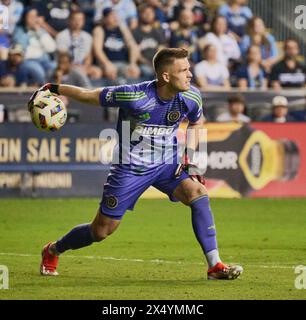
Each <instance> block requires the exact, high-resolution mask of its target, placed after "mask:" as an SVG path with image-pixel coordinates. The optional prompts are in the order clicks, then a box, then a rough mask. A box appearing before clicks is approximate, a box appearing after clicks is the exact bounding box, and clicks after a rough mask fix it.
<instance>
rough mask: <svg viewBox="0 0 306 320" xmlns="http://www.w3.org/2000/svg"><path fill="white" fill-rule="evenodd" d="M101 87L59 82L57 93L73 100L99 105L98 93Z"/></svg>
mask: <svg viewBox="0 0 306 320" xmlns="http://www.w3.org/2000/svg"><path fill="white" fill-rule="evenodd" d="M102 90H103V88H98V89H86V88H81V87H76V86H71V85H67V84H60V85H59V86H58V93H59V94H60V95H63V96H66V97H69V98H72V99H74V100H77V101H80V102H83V103H86V104H93V105H97V106H99V105H100V93H101V91H102Z"/></svg>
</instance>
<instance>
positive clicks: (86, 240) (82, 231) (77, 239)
mask: <svg viewBox="0 0 306 320" xmlns="http://www.w3.org/2000/svg"><path fill="white" fill-rule="evenodd" d="M94 241H95V238H94V235H93V233H92V230H91V228H90V224H89V223H85V224H81V225H79V226H76V227H74V228H73V229H72V230H71V231H69V232H68V233H67V234H66V235H64V236H63V237H62V238H61V239H60V240H58V241H56V244H55V248H56V251H57V252H58V253H63V252H65V251H66V250H69V249H79V248H83V247H86V246H89V245H91V244H92V243H93V242H94Z"/></svg>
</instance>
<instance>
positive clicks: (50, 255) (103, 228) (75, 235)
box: [40, 208, 120, 275]
mask: <svg viewBox="0 0 306 320" xmlns="http://www.w3.org/2000/svg"><path fill="white" fill-rule="evenodd" d="M119 224H120V220H119V219H114V218H112V217H109V216H107V215H105V214H103V213H102V212H101V211H100V208H99V209H98V212H97V214H96V216H95V218H94V220H93V221H92V222H91V223H85V224H81V225H78V226H76V227H74V228H73V229H72V230H71V231H69V232H68V233H67V234H66V235H64V236H63V237H62V238H61V239H59V240H57V241H55V242H52V243H48V244H47V245H46V246H45V247H44V249H43V252H42V262H41V266H40V272H41V274H42V275H58V273H57V271H56V268H57V264H58V256H59V255H60V254H62V253H64V252H65V251H67V250H70V249H72V250H75V249H80V248H84V247H86V246H89V245H91V244H92V243H93V242H100V241H102V240H104V239H106V238H107V237H108V236H109V235H110V234H112V233H113V232H114V231H115V230H116V229H117V228H118V226H119Z"/></svg>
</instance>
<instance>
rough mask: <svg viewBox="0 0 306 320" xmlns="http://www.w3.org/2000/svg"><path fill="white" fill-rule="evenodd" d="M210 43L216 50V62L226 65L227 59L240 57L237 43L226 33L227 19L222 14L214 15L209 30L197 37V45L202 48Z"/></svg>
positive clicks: (231, 59)
mask: <svg viewBox="0 0 306 320" xmlns="http://www.w3.org/2000/svg"><path fill="white" fill-rule="evenodd" d="M208 44H212V45H213V46H214V47H215V48H216V50H217V60H218V62H220V63H222V64H224V65H225V66H228V62H229V61H237V60H239V59H240V49H239V46H238V43H237V41H236V39H235V37H233V36H232V35H231V34H228V30H227V21H226V19H225V18H224V17H223V16H216V17H215V18H214V19H213V21H212V25H211V32H209V33H207V34H206V35H205V36H204V37H202V38H200V39H199V46H200V48H201V49H203V48H204V47H205V46H206V45H208Z"/></svg>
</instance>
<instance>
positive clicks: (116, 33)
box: [93, 8, 140, 83]
mask: <svg viewBox="0 0 306 320" xmlns="http://www.w3.org/2000/svg"><path fill="white" fill-rule="evenodd" d="M93 41H94V45H93V48H94V55H95V58H96V59H97V61H98V63H99V64H100V65H101V67H102V69H103V75H104V76H105V77H106V78H107V79H109V80H111V81H115V80H118V77H120V79H119V82H122V83H123V82H126V78H128V79H137V78H138V77H139V76H140V69H139V67H138V65H137V60H138V58H139V50H138V48H137V44H136V42H135V40H134V38H133V36H132V34H131V32H130V31H129V29H128V28H126V27H125V25H122V24H119V20H118V17H117V14H116V12H115V11H114V10H112V9H111V8H106V9H104V10H103V24H102V26H97V27H96V28H95V29H94V32H93ZM128 79H127V80H128ZM117 82H118V81H117Z"/></svg>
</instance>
